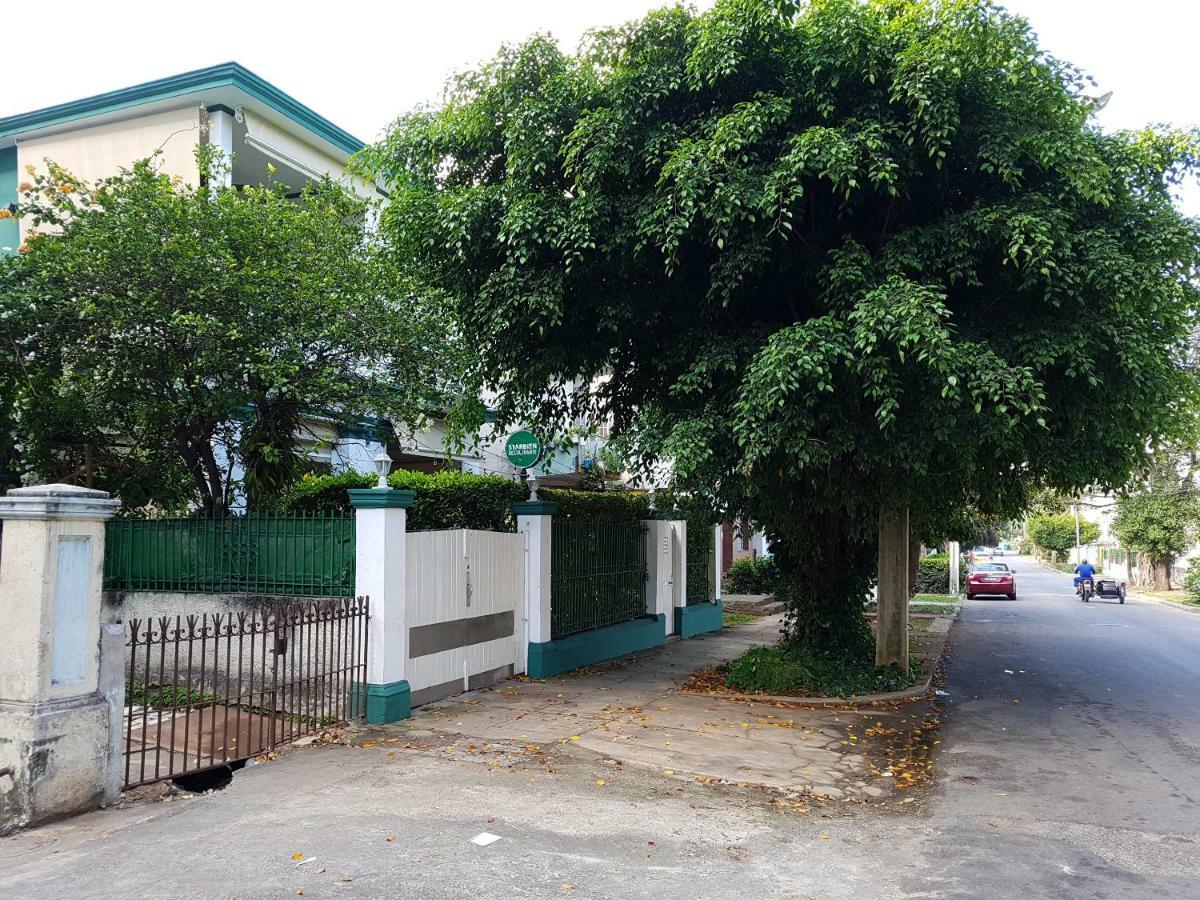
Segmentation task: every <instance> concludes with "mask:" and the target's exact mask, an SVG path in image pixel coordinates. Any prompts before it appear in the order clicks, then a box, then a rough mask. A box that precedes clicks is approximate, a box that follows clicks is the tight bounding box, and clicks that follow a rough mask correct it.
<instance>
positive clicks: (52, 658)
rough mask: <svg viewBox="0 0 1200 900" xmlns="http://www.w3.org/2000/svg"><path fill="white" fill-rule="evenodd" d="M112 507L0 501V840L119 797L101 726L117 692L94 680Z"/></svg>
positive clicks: (59, 488)
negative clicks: (0, 536)
mask: <svg viewBox="0 0 1200 900" xmlns="http://www.w3.org/2000/svg"><path fill="white" fill-rule="evenodd" d="M117 506H118V503H117V501H116V500H112V499H109V496H108V494H106V493H105V492H104V491H94V490H89V489H87V488H80V487H75V486H73V485H67V484H49V485H42V486H38V487H27V488H17V489H15V490H12V491H9V493H8V495H7V496H6V497H0V519H3V520H4V542H3V546H2V547H0V623H3V629H4V637H3V638H2V639H0V641H2V643H0V770H4V769H9V770H10V771H9V773H8V774H6V775H0V833H3V832H6V831H11V830H13V829H15V828H20V827H23V826H26V825H34V824H37V823H38V822H44V821H47V820H49V819H55V818H59V817H62V816H66V815H70V814H72V813H77V812H83V811H84V810H88V809H93V808H95V807H97V806H102V805H104V804H106V803H110V802H112V801H114V800H115V799H116V798H117V796H119V793H120V782H119V781H117V782H116V790H115V792H114V790H113V781H112V775H113V773H114V772H119V771H120V768H121V750H122V745H121V743H120V741H119V739H118V740H115V741H114V740H113V735H112V733H111V731H112V725H111V723H112V721H113V720H114V718H115V719H116V721H118V722H119V721H120V718H119V717H120V714H121V710H120V708H118V709H117V710H116V715H115V717H114V711H113V710H112V708H111V707H110V699H114V698H115V702H117V703H122V702H123V696H124V691H123V690H122V689H120V688H119V686H115V685H113V684H112V683H111V679H104V683H102V678H101V627H100V611H101V588H102V583H103V575H104V571H103V570H104V523H105V521H106V520H107V519H109V518H110V517H111V516H112V515H113V514H114V513H115V512H116V509H117ZM118 640H120V638H119V636H118ZM111 643H112V642H111V641H110V642H109V644H110V645H111ZM122 646H123V641H121V642H120V643H119V644H118V645H117V649H118V659H119V653H120V649H121V647H122ZM105 649H106V650H107V651H109V652H111V649H112V648H111V646H107V647H106V648H105ZM105 661H106V662H109V660H108V658H107V654H106V660H105ZM106 694H107V695H108V696H107V697H106Z"/></svg>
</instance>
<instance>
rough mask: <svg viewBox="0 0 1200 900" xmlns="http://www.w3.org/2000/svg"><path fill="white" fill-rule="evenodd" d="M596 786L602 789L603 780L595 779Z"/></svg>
mask: <svg viewBox="0 0 1200 900" xmlns="http://www.w3.org/2000/svg"><path fill="white" fill-rule="evenodd" d="M596 784H598V785H600V787H604V779H603V778H597V779H596Z"/></svg>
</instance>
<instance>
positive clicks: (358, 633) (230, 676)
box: [124, 597, 370, 787]
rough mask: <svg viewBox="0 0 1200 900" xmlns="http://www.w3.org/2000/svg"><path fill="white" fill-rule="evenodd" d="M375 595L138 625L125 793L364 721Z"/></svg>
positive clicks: (131, 650) (131, 644)
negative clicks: (371, 598) (356, 720)
mask: <svg viewBox="0 0 1200 900" xmlns="http://www.w3.org/2000/svg"><path fill="white" fill-rule="evenodd" d="M369 618H370V616H369V603H368V600H367V598H366V597H358V598H344V599H329V600H315V601H305V602H299V603H293V604H291V605H289V606H286V607H283V608H280V609H278V610H267V611H264V612H262V613H237V614H233V615H222V614H215V615H208V614H204V615H198V616H197V615H186V616H185V615H180V616H163V617H158V618H153V619H144V620H142V619H133V620H130V622H129V623H128V633H127V641H126V645H125V646H126V649H127V653H128V656H127V660H128V666H127V669H126V676H127V680H126V690H125V722H124V725H125V786H126V787H134V786H136V785H139V784H147V783H150V782H153V781H162V780H164V779H167V778H178V777H179V776H181V775H189V774H193V773H198V772H203V771H206V770H209V769H214V768H217V767H219V766H224V765H228V764H229V763H231V762H236V761H240V760H244V759H249V758H250V757H253V756H258V755H260V754H263V753H266V752H269V751H270V750H272V749H274V748H275V747H278V746H279V745H281V744H284V743H287V742H289V741H293V740H295V739H296V738H298V737H302V736H303V735H305V734H310V733H312V732H314V731H320V730H322V729H325V728H328V727H330V726H332V725H335V724H338V723H341V722H345V721H348V720H350V719H354V718H358V717H360V716H362V715H363V714H364V713H365V711H366V709H365V702H366V697H365V691H364V690H363V685H364V684H365V683H366V649H367V624H368V620H369Z"/></svg>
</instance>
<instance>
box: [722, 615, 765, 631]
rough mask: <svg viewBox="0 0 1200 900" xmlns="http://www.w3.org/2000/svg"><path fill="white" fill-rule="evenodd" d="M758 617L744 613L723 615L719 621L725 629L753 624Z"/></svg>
mask: <svg viewBox="0 0 1200 900" xmlns="http://www.w3.org/2000/svg"><path fill="white" fill-rule="evenodd" d="M758 618H760V617H759V616H751V615H747V614H746V613H725V615H724V617H723V618H722V619H721V624H723V625H724V626H725V627H726V628H732V627H733V626H735V625H745V624H746V623H747V622H753V621H754V620H755V619H758Z"/></svg>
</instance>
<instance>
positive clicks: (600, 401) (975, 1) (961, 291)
mask: <svg viewBox="0 0 1200 900" xmlns="http://www.w3.org/2000/svg"><path fill="white" fill-rule="evenodd" d="M1088 89H1089V82H1088V80H1087V79H1086V77H1085V76H1084V75H1083V74H1082V73H1080V72H1079V71H1078V70H1077V69H1075V68H1074V67H1072V66H1071V65H1069V64H1068V63H1066V62H1063V61H1061V60H1058V59H1056V58H1054V57H1052V56H1050V55H1049V54H1047V53H1046V52H1045V51H1043V50H1042V49H1041V48H1040V47H1039V46H1038V43H1037V40H1036V37H1035V35H1034V34H1033V33H1032V32H1031V31H1030V29H1029V27H1028V25H1027V23H1026V22H1025V21H1024V20H1022V19H1020V18H1018V17H1015V16H1012V15H1010V14H1008V13H1006V12H1005V11H1003V10H1002V9H1000V8H999V7H997V6H994V5H992V4H990V3H986V2H980V0H946V2H939V3H936V4H933V3H927V2H916V0H873V2H858V0H812V2H807V3H795V2H789V0H718V2H717V3H716V4H715V6H714V7H713V8H712V9H711V10H710V11H707V12H704V13H696V12H695V11H693V10H690V9H687V8H683V7H674V8H669V9H663V10H660V11H657V12H653V13H651V14H649V15H648V16H646V17H645V18H644V19H642V20H639V21H635V22H630V23H628V24H627V25H624V26H622V27H619V28H613V29H607V30H601V31H597V32H593V33H592V34H590V35H589V36H588V37H587V38H586V39H585V41H584V42H583V43H582V44H581V46H580V47H579V49H578V52H576V53H574V54H569V53H566V52H563V51H562V50H560V49H559V47H558V46H557V45H556V44H555V42H554V41H553V40H552V39H551V38H550V37H548V36H536V37H533V38H531V39H530V40H528V41H527V42H525V43H523V44H521V45H519V46H511V47H505V48H503V49H501V50H500V52H499V53H498V54H497V55H496V57H495V58H494V59H492V60H491V61H490V62H488V63H487V64H485V65H484V66H482V67H481V68H479V69H478V70H475V71H470V72H466V73H463V74H461V75H459V76H457V77H456V78H454V79H453V80H452V81H451V82H450V84H449V86H448V89H447V92H446V95H445V97H444V101H443V102H442V103H441V104H440V105H438V106H436V107H432V108H423V109H418V110H415V111H413V112H412V113H409V114H407V115H403V116H401V117H400V118H399V119H398V120H397V121H396V122H395V124H394V125H393V126H392V127H391V129H390V130H389V131H388V133H387V134H386V136H385V137H384V139H383V140H381V141H380V142H379V143H378V144H377V145H375V146H373V147H371V148H369V150H368V151H367V152H366V153H365V155H364V164H365V165H366V166H367V167H368V168H369V169H370V170H372V171H373V172H375V173H377V174H379V175H380V176H381V177H386V178H388V179H389V180H390V187H391V190H392V202H391V204H390V206H389V207H388V208H387V210H386V211H385V213H384V215H383V220H382V222H383V229H384V231H385V233H386V234H387V235H388V237H389V239H390V241H391V243H392V246H393V248H394V251H395V252H396V253H397V254H400V255H401V256H402V257H403V258H404V259H406V260H407V261H408V263H409V264H410V265H411V266H412V268H413V270H414V271H415V272H416V273H418V275H417V277H419V278H420V279H422V281H423V282H424V283H425V284H427V285H428V286H430V287H431V288H435V289H437V290H438V291H441V292H444V293H445V294H446V295H447V296H448V297H449V298H450V300H451V302H452V304H453V305H454V307H455V309H456V312H457V319H458V321H459V322H460V323H461V327H462V329H463V331H464V334H465V337H466V338H467V340H468V341H469V342H470V343H471V344H472V345H474V346H476V347H478V348H479V350H480V354H481V358H480V364H479V368H478V371H477V373H476V374H477V377H478V378H479V380H480V381H481V382H482V383H486V384H488V385H491V386H492V387H493V388H495V389H496V390H497V391H498V392H499V397H500V416H501V420H502V422H509V421H517V420H525V421H533V422H536V423H537V424H538V425H539V427H543V428H551V427H553V426H554V425H556V424H557V425H560V426H561V425H562V424H564V423H567V422H571V421H573V420H574V419H575V418H576V417H578V416H581V415H584V416H589V417H591V418H592V419H593V420H602V419H606V418H611V420H612V423H613V427H614V431H615V433H617V434H623V435H626V436H627V437H628V438H629V440H630V443H631V445H632V446H633V447H635V448H636V451H637V453H638V455H639V458H640V459H641V460H642V462H644V463H645V464H647V465H650V464H653V463H655V462H660V461H664V460H665V461H669V462H670V463H671V464H672V469H673V477H674V478H675V480H676V482H677V486H678V487H679V488H681V489H683V490H688V491H690V492H692V493H693V494H695V495H698V496H703V497H706V498H708V499H709V500H710V502H711V503H712V505H713V506H714V507H715V508H717V509H719V510H721V511H722V512H723V513H724V514H726V515H728V516H729V517H731V518H747V519H752V520H754V521H756V522H759V523H762V524H763V525H764V526H765V527H766V528H767V529H768V530H769V531H770V532H771V533H772V535H773V536H774V537H775V538H776V541H777V543H776V544H775V546H776V547H777V548H778V550H779V553H780V556H781V560H782V561H783V562H784V563H785V566H784V568H785V569H787V570H788V571H790V572H791V573H792V575H791V577H792V578H794V579H795V581H794V583H793V585H792V587H791V588H789V589H788V590H787V591H785V593H788V595H789V596H790V599H791V600H792V602H793V608H794V609H797V610H799V612H800V614H799V615H798V616H797V618H796V619H795V620H794V622H793V634H794V635H795V636H796V637H797V638H799V639H802V640H831V641H836V640H840V639H842V638H843V637H846V635H844V634H843V635H839V634H837V633H835V632H836V631H837V628H838V627H842V628H843V629H848V630H849V632H850V635H849V638H848V639H855V638H861V637H862V636H863V634H864V629H863V626H862V623H861V616H860V615H859V613H858V609H860V606H859V600H860V599H861V597H862V595H863V592H864V591H865V590H866V588H867V587H868V586H869V583H870V579H871V577H872V572H873V569H874V562H875V556H874V549H873V540H874V535H875V529H876V522H877V519H878V516H879V514H880V511H881V510H882V509H887V508H897V507H904V506H908V507H911V508H912V510H913V516H914V521H915V522H917V523H919V527H920V528H921V529H922V531H925V532H943V533H944V532H946V531H947V530H948V529H951V528H953V527H954V524H955V523H954V520H955V517H956V515H957V512H958V510H959V509H960V508H961V507H962V506H964V505H965V504H967V503H969V504H970V505H971V507H972V508H973V509H974V510H976V511H977V512H978V513H979V514H980V515H984V516H992V515H996V514H1004V515H1013V514H1015V512H1016V511H1017V510H1018V509H1019V508H1020V507H1021V506H1022V504H1023V503H1024V502H1025V500H1026V498H1027V497H1028V496H1029V495H1030V494H1031V493H1032V492H1033V491H1034V490H1036V489H1038V488H1040V487H1042V486H1053V487H1056V488H1060V489H1063V490H1068V491H1071V490H1076V489H1080V488H1082V487H1084V486H1086V485H1090V484H1101V485H1110V486H1113V485H1119V484H1122V483H1124V481H1125V480H1126V478H1127V477H1128V475H1129V473H1130V471H1131V469H1132V468H1133V467H1134V466H1135V465H1136V464H1138V463H1139V461H1141V460H1142V459H1143V457H1144V455H1145V453H1146V448H1147V447H1148V446H1149V445H1150V444H1152V443H1153V442H1154V441H1156V440H1158V439H1160V438H1162V437H1164V436H1168V435H1171V434H1174V433H1177V432H1179V431H1181V430H1183V429H1185V428H1187V427H1189V426H1190V422H1189V421H1188V420H1189V418H1190V415H1191V412H1190V410H1191V405H1192V404H1193V403H1194V401H1195V400H1196V399H1197V391H1196V383H1195V380H1194V378H1193V375H1192V373H1191V372H1190V371H1187V370H1186V369H1185V367H1184V366H1183V365H1182V364H1181V356H1182V348H1183V345H1184V342H1185V339H1186V337H1187V335H1188V333H1189V331H1190V329H1191V328H1192V327H1193V326H1194V323H1195V312H1196V308H1197V288H1196V281H1195V276H1196V271H1197V263H1198V249H1197V247H1198V243H1197V224H1196V223H1195V222H1194V221H1191V220H1188V219H1187V218H1185V217H1183V216H1182V215H1181V214H1180V213H1179V212H1178V211H1177V210H1176V209H1175V208H1174V206H1173V205H1172V197H1171V192H1172V189H1173V187H1174V186H1175V185H1176V183H1177V182H1178V181H1179V179H1181V178H1183V177H1185V176H1186V175H1187V174H1188V173H1189V172H1190V171H1192V170H1193V169H1194V167H1195V165H1196V162H1197V158H1198V154H1197V148H1198V142H1197V140H1196V136H1195V135H1194V134H1186V133H1176V132H1170V131H1165V130H1145V131H1142V132H1138V133H1122V134H1106V133H1103V132H1102V131H1101V130H1100V129H1099V128H1098V127H1097V126H1096V125H1095V123H1094V121H1093V118H1092V116H1093V113H1094V111H1095V109H1096V106H1097V103H1096V101H1094V100H1092V99H1090V98H1089V96H1088V94H1087V91H1088ZM579 385H582V387H574V388H573V387H572V386H579ZM1085 429H1086V432H1085ZM801 556H802V558H803V560H804V565H803V566H801V565H800V564H799V562H798V559H799V557H801ZM789 560H791V564H788V561H789ZM839 623H840V626H839Z"/></svg>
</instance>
